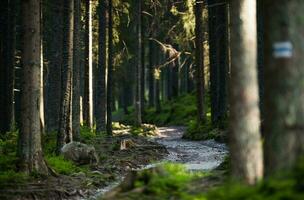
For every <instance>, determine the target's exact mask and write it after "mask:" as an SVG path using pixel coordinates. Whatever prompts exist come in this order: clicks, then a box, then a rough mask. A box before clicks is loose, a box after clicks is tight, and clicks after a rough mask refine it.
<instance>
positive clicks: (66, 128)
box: [57, 0, 74, 154]
mask: <svg viewBox="0 0 304 200" xmlns="http://www.w3.org/2000/svg"><path fill="white" fill-rule="evenodd" d="M63 7H64V10H63V49H62V52H63V54H62V70H61V76H62V77H61V79H62V82H61V106H60V121H59V129H58V134H57V154H59V153H60V150H61V148H62V147H63V145H65V144H66V143H69V142H71V141H72V140H73V138H72V123H71V122H72V120H71V118H72V116H71V103H72V102H71V91H72V70H73V29H74V16H73V15H74V0H64V2H63Z"/></svg>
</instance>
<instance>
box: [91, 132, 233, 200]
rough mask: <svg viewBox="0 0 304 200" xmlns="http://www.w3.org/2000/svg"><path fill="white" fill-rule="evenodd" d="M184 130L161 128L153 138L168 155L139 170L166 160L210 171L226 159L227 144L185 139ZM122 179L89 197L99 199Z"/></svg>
mask: <svg viewBox="0 0 304 200" xmlns="http://www.w3.org/2000/svg"><path fill="white" fill-rule="evenodd" d="M184 131H185V128H184V127H161V128H159V135H158V136H157V137H154V138H152V139H151V140H152V141H155V142H157V143H159V144H161V145H163V146H165V147H166V149H167V150H168V155H167V156H166V157H165V158H164V159H163V160H162V161H161V162H158V163H155V164H149V165H146V166H142V168H141V169H138V170H143V169H147V168H153V167H155V166H157V165H159V164H161V163H164V162H173V163H180V164H184V165H185V167H186V168H187V169H188V170H202V171H206V170H207V171H208V170H212V169H215V168H216V167H218V166H219V165H220V164H221V163H222V162H223V161H224V158H225V156H226V155H227V153H228V149H227V147H226V145H225V144H222V143H218V142H216V141H214V140H207V141H189V140H185V139H182V136H183V134H184ZM122 180H123V178H122V179H121V180H120V181H117V182H113V183H112V184H110V185H109V186H107V187H105V188H101V189H100V190H98V191H97V193H96V194H95V195H94V196H92V197H90V198H88V200H95V199H99V198H100V197H101V196H103V195H104V194H105V193H107V192H109V191H111V190H112V189H114V188H115V187H116V186H118V185H119V184H120V183H121V182H122Z"/></svg>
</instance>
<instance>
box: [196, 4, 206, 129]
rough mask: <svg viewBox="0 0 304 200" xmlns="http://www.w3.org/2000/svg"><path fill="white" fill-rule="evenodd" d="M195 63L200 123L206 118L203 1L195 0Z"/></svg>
mask: <svg viewBox="0 0 304 200" xmlns="http://www.w3.org/2000/svg"><path fill="white" fill-rule="evenodd" d="M194 9H195V10H194V13H195V64H196V72H195V76H196V96H197V113H198V123H199V124H201V123H203V122H205V120H206V113H205V112H206V111H205V108H204V96H205V94H204V93H205V86H204V82H205V81H204V79H205V75H204V48H203V31H202V23H203V22H202V17H203V16H202V15H203V2H202V1H200V0H196V3H195V8H194Z"/></svg>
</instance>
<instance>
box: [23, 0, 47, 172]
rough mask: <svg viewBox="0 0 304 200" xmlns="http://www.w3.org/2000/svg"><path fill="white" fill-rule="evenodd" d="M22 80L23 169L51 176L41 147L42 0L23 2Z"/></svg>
mask: <svg viewBox="0 0 304 200" xmlns="http://www.w3.org/2000/svg"><path fill="white" fill-rule="evenodd" d="M21 13H22V14H21V16H22V22H23V23H22V24H23V26H22V28H23V38H22V41H23V46H22V56H21V57H22V64H23V69H22V70H23V79H22V89H21V92H22V93H21V127H20V137H19V140H20V141H19V144H20V145H19V148H20V149H19V151H18V152H19V155H18V156H19V159H20V163H19V164H20V165H19V167H20V170H21V171H23V172H25V173H28V174H29V173H33V172H35V173H37V172H38V173H41V174H45V175H47V174H48V168H47V166H46V164H45V161H44V159H43V155H42V154H43V153H42V148H41V126H40V101H41V99H40V77H41V60H40V59H41V55H40V54H41V49H40V48H41V37H40V36H41V35H40V31H41V30H40V20H41V16H40V0H28V1H22V4H21Z"/></svg>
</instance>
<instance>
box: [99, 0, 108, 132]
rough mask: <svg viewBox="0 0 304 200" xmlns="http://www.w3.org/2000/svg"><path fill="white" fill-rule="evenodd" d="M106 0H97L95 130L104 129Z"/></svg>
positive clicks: (105, 100) (105, 106)
mask: <svg viewBox="0 0 304 200" xmlns="http://www.w3.org/2000/svg"><path fill="white" fill-rule="evenodd" d="M107 7H108V1H107V0H99V10H98V14H99V38H98V39H99V42H98V49H99V53H98V76H97V99H96V101H97V108H96V109H97V112H96V128H97V132H101V131H106V121H107V120H106V116H107V95H106V88H107V87H106V68H107V54H106V53H107V24H108V22H107Z"/></svg>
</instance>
